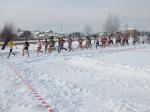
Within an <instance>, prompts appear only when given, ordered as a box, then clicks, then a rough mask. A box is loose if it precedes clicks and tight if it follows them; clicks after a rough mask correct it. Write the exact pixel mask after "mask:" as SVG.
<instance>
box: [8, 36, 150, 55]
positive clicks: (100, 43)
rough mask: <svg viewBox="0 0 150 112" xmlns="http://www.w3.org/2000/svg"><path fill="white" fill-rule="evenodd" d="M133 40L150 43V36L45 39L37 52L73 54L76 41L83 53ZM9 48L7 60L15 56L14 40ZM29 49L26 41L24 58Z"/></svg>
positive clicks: (134, 42)
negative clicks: (90, 49)
mask: <svg viewBox="0 0 150 112" xmlns="http://www.w3.org/2000/svg"><path fill="white" fill-rule="evenodd" d="M131 38H132V43H133V45H135V44H136V43H137V44H140V43H142V44H144V43H150V34H149V35H148V36H145V35H141V36H133V37H131V36H130V35H129V33H125V34H124V35H122V36H120V35H102V36H98V35H93V37H92V39H91V37H89V36H87V37H86V38H82V37H81V36H78V39H77V40H73V39H72V37H71V36H68V38H65V39H64V38H63V37H59V38H58V41H57V42H56V41H54V40H53V39H50V40H48V39H45V40H44V41H41V40H40V39H38V41H37V42H36V52H37V55H39V53H52V52H53V51H57V52H58V53H60V52H61V51H62V50H65V51H69V52H71V51H73V50H74V47H73V45H72V43H73V42H74V41H76V42H77V44H78V46H77V49H80V50H81V51H82V50H83V49H89V48H92V46H94V47H95V48H96V49H97V48H98V47H102V48H105V47H106V46H113V47H118V46H124V45H129V39H131ZM92 40H94V43H92ZM56 43H57V44H56ZM65 43H67V44H66V45H67V46H64V44H65ZM7 46H8V47H9V49H10V52H9V54H8V57H7V58H9V57H10V55H11V54H13V55H14V56H15V52H13V48H14V46H15V47H16V45H15V43H14V42H13V41H12V40H10V41H9V42H8V44H7ZM29 47H30V42H29V41H28V40H27V39H26V41H25V42H24V44H23V48H22V56H24V55H25V53H26V54H27V55H28V56H29ZM16 48H17V47H16Z"/></svg>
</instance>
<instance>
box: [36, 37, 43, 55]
mask: <svg viewBox="0 0 150 112" xmlns="http://www.w3.org/2000/svg"><path fill="white" fill-rule="evenodd" d="M41 49H42V42H41V41H40V39H39V40H38V41H37V55H39V52H42V53H43V51H42V50H41Z"/></svg>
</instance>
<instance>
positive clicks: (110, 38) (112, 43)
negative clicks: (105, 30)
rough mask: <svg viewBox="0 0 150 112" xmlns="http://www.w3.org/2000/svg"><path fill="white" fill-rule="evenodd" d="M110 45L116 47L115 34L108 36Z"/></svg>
mask: <svg viewBox="0 0 150 112" xmlns="http://www.w3.org/2000/svg"><path fill="white" fill-rule="evenodd" d="M108 45H110V46H111V45H113V46H114V47H115V44H114V42H113V36H112V35H110V36H108Z"/></svg>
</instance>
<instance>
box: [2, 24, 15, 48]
mask: <svg viewBox="0 0 150 112" xmlns="http://www.w3.org/2000/svg"><path fill="white" fill-rule="evenodd" d="M15 36H16V33H15V30H14V26H13V23H6V24H5V25H4V28H3V29H2V31H1V34H0V38H2V40H3V41H4V44H3V45H2V48H1V49H2V50H3V49H5V47H6V45H7V43H8V42H9V41H10V40H13V39H14V38H15Z"/></svg>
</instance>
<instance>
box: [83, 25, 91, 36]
mask: <svg viewBox="0 0 150 112" xmlns="http://www.w3.org/2000/svg"><path fill="white" fill-rule="evenodd" d="M83 32H84V33H85V34H86V35H87V36H89V35H90V34H91V33H92V27H91V26H90V25H86V26H85V27H84V29H83Z"/></svg>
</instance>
